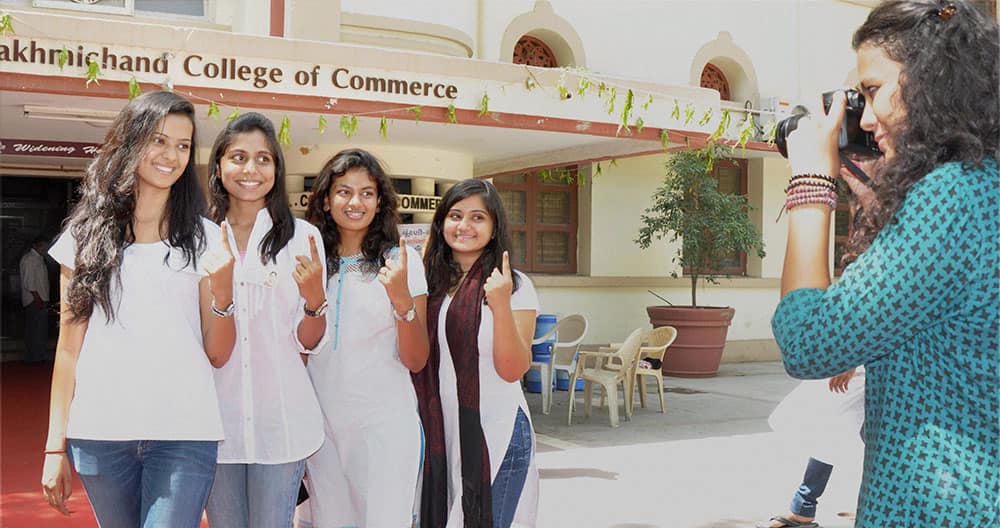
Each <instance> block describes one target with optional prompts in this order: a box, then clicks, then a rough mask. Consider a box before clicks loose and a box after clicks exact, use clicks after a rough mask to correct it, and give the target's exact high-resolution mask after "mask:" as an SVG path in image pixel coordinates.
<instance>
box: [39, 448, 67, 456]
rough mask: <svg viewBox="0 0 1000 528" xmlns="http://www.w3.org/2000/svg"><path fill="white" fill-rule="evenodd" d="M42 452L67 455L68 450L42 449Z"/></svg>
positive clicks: (44, 453)
mask: <svg viewBox="0 0 1000 528" xmlns="http://www.w3.org/2000/svg"><path fill="white" fill-rule="evenodd" d="M42 454H43V455H65V454H66V450H65V449H46V450H45V451H42Z"/></svg>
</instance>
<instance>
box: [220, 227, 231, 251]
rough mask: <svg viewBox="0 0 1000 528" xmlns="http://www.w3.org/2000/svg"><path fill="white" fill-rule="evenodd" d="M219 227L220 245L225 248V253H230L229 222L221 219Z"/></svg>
mask: <svg viewBox="0 0 1000 528" xmlns="http://www.w3.org/2000/svg"><path fill="white" fill-rule="evenodd" d="M219 227H221V228H222V247H223V248H225V249H226V253H229V254H230V255H232V254H233V249H232V248H231V247H229V223H228V222H227V221H225V220H223V221H222V224H221V225H220V226H219Z"/></svg>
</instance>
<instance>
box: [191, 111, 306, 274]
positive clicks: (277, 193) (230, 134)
mask: <svg viewBox="0 0 1000 528" xmlns="http://www.w3.org/2000/svg"><path fill="white" fill-rule="evenodd" d="M255 130H258V131H260V132H261V133H262V134H264V137H265V138H266V139H267V146H268V148H269V149H270V150H271V156H272V157H273V158H274V186H273V187H271V190H270V191H268V193H267V196H266V197H265V198H264V202H265V204H266V207H267V212H268V214H270V215H271V230H270V231H268V232H267V234H266V235H264V238H262V239H261V241H260V246H259V249H260V261H261V263H263V264H267V261H268V260H270V261H271V262H277V260H278V253H279V252H280V251H281V250H282V249H284V247H285V245H287V244H288V241H289V240H291V239H292V236H294V235H295V217H294V216H292V210H291V208H290V207H289V206H288V192H287V191H286V190H285V156H284V155H283V154H282V152H281V145H280V144H279V143H278V135H277V134H275V132H274V124H272V123H271V120H270V119H268V118H266V117H264V116H263V115H261V114H258V113H257V112H249V113H246V114H243V115H241V116H239V117H237V118H236V119H233V120H232V121H230V122H229V124H228V125H226V128H225V129H223V130H222V132H219V136H218V137H217V138H215V144H214V145H212V154H211V155H210V156H209V158H208V170H209V173H208V196H209V199H210V200H211V211H210V216H211V218H212V220H213V221H214V222H215V223H222V221H223V220H225V219H226V213H228V212H229V193H228V192H227V191H226V188H225V187H224V186H223V185H222V167H221V162H222V156H224V155H225V154H226V149H228V148H229V145H231V144H232V143H233V140H234V139H235V138H236V136H238V135H240V134H245V133H247V132H253V131H255Z"/></svg>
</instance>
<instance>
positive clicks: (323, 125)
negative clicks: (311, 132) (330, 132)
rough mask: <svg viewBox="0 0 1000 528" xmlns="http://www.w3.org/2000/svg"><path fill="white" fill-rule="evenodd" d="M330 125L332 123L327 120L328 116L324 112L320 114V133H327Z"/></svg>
mask: <svg viewBox="0 0 1000 528" xmlns="http://www.w3.org/2000/svg"><path fill="white" fill-rule="evenodd" d="M328 126H330V123H328V122H327V120H326V116H325V115H323V114H320V116H319V133H320V134H323V133H325V132H326V127H328Z"/></svg>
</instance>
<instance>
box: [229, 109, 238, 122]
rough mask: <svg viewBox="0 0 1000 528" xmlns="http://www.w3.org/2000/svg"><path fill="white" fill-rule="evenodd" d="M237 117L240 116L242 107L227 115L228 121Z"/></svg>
mask: <svg viewBox="0 0 1000 528" xmlns="http://www.w3.org/2000/svg"><path fill="white" fill-rule="evenodd" d="M237 117H240V109H239V108H234V109H233V111H232V112H230V113H229V115H227V116H226V121H232V120H233V119H236V118H237Z"/></svg>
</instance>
